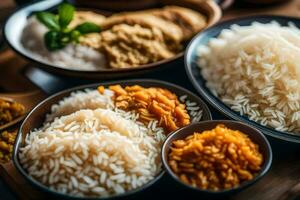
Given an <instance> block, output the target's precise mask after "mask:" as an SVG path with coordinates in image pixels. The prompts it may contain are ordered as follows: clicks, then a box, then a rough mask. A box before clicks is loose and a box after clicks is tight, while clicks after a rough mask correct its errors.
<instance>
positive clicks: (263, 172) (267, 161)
mask: <svg viewBox="0 0 300 200" xmlns="http://www.w3.org/2000/svg"><path fill="white" fill-rule="evenodd" d="M206 123H212V124H214V123H216V124H224V125H225V126H226V124H228V123H234V124H239V125H242V126H244V127H248V128H250V129H252V130H253V131H254V132H255V135H256V136H257V137H260V138H261V139H262V141H263V145H264V146H265V147H266V150H267V155H268V157H267V159H265V158H264V159H265V160H264V164H263V166H262V169H261V170H260V172H259V173H258V174H257V175H256V176H255V177H254V178H253V179H251V180H249V181H246V182H243V183H242V184H240V185H239V186H238V187H235V188H231V189H225V190H219V191H212V190H204V189H200V188H196V187H193V186H191V185H188V184H186V183H184V182H182V181H181V180H180V179H179V178H178V176H177V175H176V174H175V173H174V172H173V171H172V169H171V168H170V167H169V164H168V161H167V160H168V158H167V157H166V156H165V155H166V154H165V153H166V151H167V143H168V142H169V141H170V140H171V139H172V138H173V137H174V136H176V135H177V134H180V133H181V132H182V131H184V130H185V129H187V128H188V127H190V126H201V125H203V124H206ZM237 130H239V129H237ZM191 134H193V133H191ZM245 134H246V135H247V133H245ZM260 146H261V145H260ZM161 158H162V163H163V166H164V168H165V170H166V171H167V173H168V174H169V175H170V176H171V177H172V178H173V179H174V180H176V182H178V183H180V184H181V185H183V186H185V187H187V188H189V189H192V190H194V191H197V192H202V193H206V194H208V195H220V194H225V193H229V192H236V191H240V190H243V189H245V188H247V187H249V186H251V185H253V184H254V183H256V182H257V181H258V180H259V179H261V178H262V177H263V176H265V175H266V174H267V172H268V171H269V170H270V168H271V165H272V161H273V152H272V147H271V145H270V143H269V141H268V139H267V138H266V137H265V136H264V134H263V133H262V132H261V131H260V130H258V129H257V128H255V127H253V126H250V125H248V124H246V123H244V122H240V121H234V120H211V121H201V122H195V123H192V124H190V125H188V126H185V127H182V128H180V129H178V130H176V131H174V132H173V133H172V134H170V135H168V137H167V138H166V140H165V141H164V144H163V146H162V151H161Z"/></svg>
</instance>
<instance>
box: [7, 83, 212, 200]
mask: <svg viewBox="0 0 300 200" xmlns="http://www.w3.org/2000/svg"><path fill="white" fill-rule="evenodd" d="M138 82H142V83H145V84H147V83H150V84H151V83H153V84H158V85H161V86H162V87H163V86H170V87H173V88H174V89H177V90H180V91H182V92H183V93H185V94H187V95H188V96H191V97H193V98H195V99H197V101H198V102H199V103H200V104H201V106H202V110H203V112H205V113H206V115H207V119H204V120H212V116H211V112H210V110H209V109H208V107H207V105H206V103H205V102H204V101H203V100H202V99H201V98H200V97H198V96H197V95H195V94H193V93H192V92H190V91H189V90H187V89H185V88H183V87H181V86H178V85H176V84H173V83H169V82H165V81H160V80H155V79H128V80H121V81H105V82H101V83H93V84H87V85H81V86H77V87H73V88H69V89H66V90H62V91H60V92H58V93H55V94H53V95H51V96H49V97H47V98H46V99H44V100H43V101H41V102H40V103H39V104H38V105H36V106H35V107H34V108H33V109H32V110H31V111H30V113H28V114H27V116H26V117H25V119H24V121H23V122H22V124H21V126H20V128H19V131H18V134H17V137H16V141H15V144H14V150H13V164H14V166H16V168H17V170H18V171H19V172H20V173H21V175H22V176H23V177H25V179H26V180H27V181H29V183H31V185H33V186H34V187H36V188H37V189H40V190H42V191H44V192H48V193H51V194H52V195H54V196H58V197H62V198H67V199H78V200H82V199H91V200H96V199H99V200H110V199H113V198H125V197H128V196H130V195H133V194H136V193H139V192H141V191H143V190H145V189H147V188H149V187H151V186H152V185H153V184H154V183H155V182H157V181H158V180H159V179H160V178H161V177H162V176H163V175H164V174H165V170H164V168H163V167H162V170H161V171H160V172H159V173H158V175H157V176H156V177H155V178H154V179H152V180H151V181H149V182H148V183H146V184H144V185H143V186H141V187H139V188H136V189H134V190H130V191H128V192H125V193H122V194H118V195H112V196H108V197H75V196H72V195H68V194H62V193H59V192H56V191H54V190H51V189H50V188H48V187H47V186H45V185H43V184H42V183H40V182H38V181H37V180H35V179H33V177H31V176H29V175H28V174H27V173H26V171H25V170H24V169H23V167H22V165H21V163H20V161H19V159H18V152H19V149H20V145H21V136H22V129H23V126H24V124H25V122H26V121H27V119H28V118H30V116H31V114H32V113H34V112H35V110H36V109H37V108H39V107H41V106H43V104H44V103H46V102H47V101H49V100H50V99H52V98H55V97H56V96H59V95H61V94H64V93H70V92H72V91H76V90H84V89H88V88H95V87H97V86H99V85H111V84H126V83H129V84H134V83H138ZM173 92H175V93H176V91H173ZM203 116H204V115H203Z"/></svg>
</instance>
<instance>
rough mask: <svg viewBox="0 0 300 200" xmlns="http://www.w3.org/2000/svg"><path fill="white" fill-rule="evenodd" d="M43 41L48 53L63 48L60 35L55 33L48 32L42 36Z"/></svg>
mask: <svg viewBox="0 0 300 200" xmlns="http://www.w3.org/2000/svg"><path fill="white" fill-rule="evenodd" d="M44 41H45V45H46V47H47V49H48V50H49V51H55V50H58V49H62V48H64V47H65V44H64V43H63V42H62V41H61V33H60V32H57V31H48V32H47V33H46V34H45V36H44Z"/></svg>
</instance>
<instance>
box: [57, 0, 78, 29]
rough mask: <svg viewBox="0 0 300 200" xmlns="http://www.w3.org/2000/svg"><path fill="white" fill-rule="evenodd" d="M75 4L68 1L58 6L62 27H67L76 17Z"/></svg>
mask: <svg viewBox="0 0 300 200" xmlns="http://www.w3.org/2000/svg"><path fill="white" fill-rule="evenodd" d="M74 10H75V8H74V6H72V5H71V4H68V3H62V4H61V5H60V6H59V7H58V16H59V25H60V27H61V28H62V29H64V28H66V27H67V26H68V25H69V24H70V22H71V21H72V19H73V17H74Z"/></svg>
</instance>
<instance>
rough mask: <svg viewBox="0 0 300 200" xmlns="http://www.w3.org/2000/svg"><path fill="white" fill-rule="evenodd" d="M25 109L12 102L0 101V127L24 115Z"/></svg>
mask: <svg viewBox="0 0 300 200" xmlns="http://www.w3.org/2000/svg"><path fill="white" fill-rule="evenodd" d="M24 113H25V107H24V106H23V105H22V104H20V103H18V102H14V101H8V100H4V99H0V126H1V125H5V124H7V123H9V122H11V121H12V120H14V119H16V118H18V117H20V116H22V115H24Z"/></svg>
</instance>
